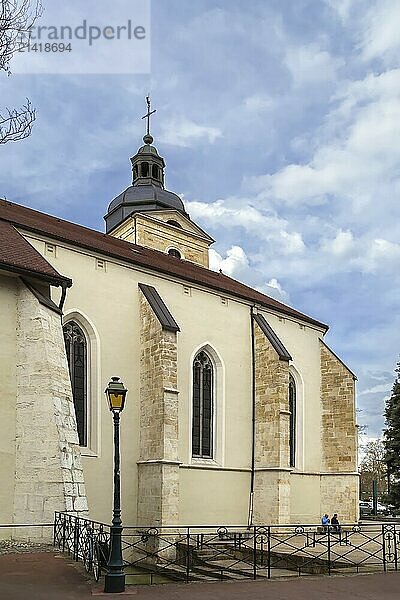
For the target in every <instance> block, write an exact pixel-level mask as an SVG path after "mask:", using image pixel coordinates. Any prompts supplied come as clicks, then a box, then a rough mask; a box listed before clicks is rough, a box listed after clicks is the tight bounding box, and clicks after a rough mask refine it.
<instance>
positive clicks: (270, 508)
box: [254, 323, 290, 523]
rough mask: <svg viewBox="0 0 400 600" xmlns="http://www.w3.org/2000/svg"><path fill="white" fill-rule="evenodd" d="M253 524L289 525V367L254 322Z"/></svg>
mask: <svg viewBox="0 0 400 600" xmlns="http://www.w3.org/2000/svg"><path fill="white" fill-rule="evenodd" d="M254 328H255V347H256V371H255V376H256V444H255V468H256V473H255V487H254V522H255V523H288V522H290V471H289V404H288V403H289V399H288V388H289V365H288V362H287V361H283V360H279V357H278V355H277V353H276V351H275V350H274V349H273V348H272V346H271V344H270V343H269V341H268V340H267V338H266V337H265V335H264V334H263V332H262V331H261V329H260V328H259V326H258V325H257V324H256V323H255V324H254Z"/></svg>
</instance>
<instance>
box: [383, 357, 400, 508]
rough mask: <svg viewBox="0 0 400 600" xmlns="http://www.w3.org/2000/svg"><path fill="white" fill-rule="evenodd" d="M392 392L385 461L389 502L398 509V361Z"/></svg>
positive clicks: (387, 407)
mask: <svg viewBox="0 0 400 600" xmlns="http://www.w3.org/2000/svg"><path fill="white" fill-rule="evenodd" d="M395 371H396V373H397V375H396V379H395V382H394V384H393V389H392V394H391V396H390V398H389V399H388V400H387V401H386V409H385V417H386V429H385V430H384V445H385V462H386V464H387V469H388V476H389V502H390V504H392V505H393V506H394V507H395V508H396V509H397V510H400V361H399V362H398V363H397V367H396V369H395Z"/></svg>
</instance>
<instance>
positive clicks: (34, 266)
mask: <svg viewBox="0 0 400 600" xmlns="http://www.w3.org/2000/svg"><path fill="white" fill-rule="evenodd" d="M0 268H1V269H4V270H6V271H12V272H13V273H18V274H19V275H28V276H34V277H39V278H40V279H43V280H45V281H47V282H48V283H51V284H52V285H57V286H58V285H62V283H64V284H67V285H71V284H72V281H71V280H70V279H68V278H67V277H63V276H62V275H60V273H58V272H57V271H56V270H55V269H54V268H53V267H52V266H51V264H50V263H48V262H47V260H46V259H45V258H43V256H42V255H41V254H40V253H39V252H38V251H37V250H36V249H35V248H34V247H33V246H32V245H31V244H30V243H29V242H28V241H27V240H26V239H25V238H24V237H23V236H22V235H21V234H20V233H19V232H18V231H17V230H16V229H15V228H14V227H13V226H12V224H11V223H9V222H7V221H0Z"/></svg>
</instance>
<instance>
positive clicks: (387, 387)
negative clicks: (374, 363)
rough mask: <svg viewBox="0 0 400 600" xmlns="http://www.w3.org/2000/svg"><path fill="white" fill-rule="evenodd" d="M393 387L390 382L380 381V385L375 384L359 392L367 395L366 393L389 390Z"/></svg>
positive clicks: (361, 394) (359, 394)
mask: <svg viewBox="0 0 400 600" xmlns="http://www.w3.org/2000/svg"><path fill="white" fill-rule="evenodd" d="M390 388H391V384H390V383H380V384H378V385H374V386H373V387H371V388H368V389H366V390H363V391H362V392H358V396H365V395H366V394H376V393H380V392H388V391H389V390H390Z"/></svg>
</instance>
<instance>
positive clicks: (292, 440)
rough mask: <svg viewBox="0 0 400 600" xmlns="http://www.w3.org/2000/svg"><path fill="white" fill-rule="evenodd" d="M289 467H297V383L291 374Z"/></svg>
mask: <svg viewBox="0 0 400 600" xmlns="http://www.w3.org/2000/svg"><path fill="white" fill-rule="evenodd" d="M289 411H290V419H289V460H290V462H289V465H290V466H291V467H295V466H296V383H295V380H294V377H293V375H291V374H289Z"/></svg>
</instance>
